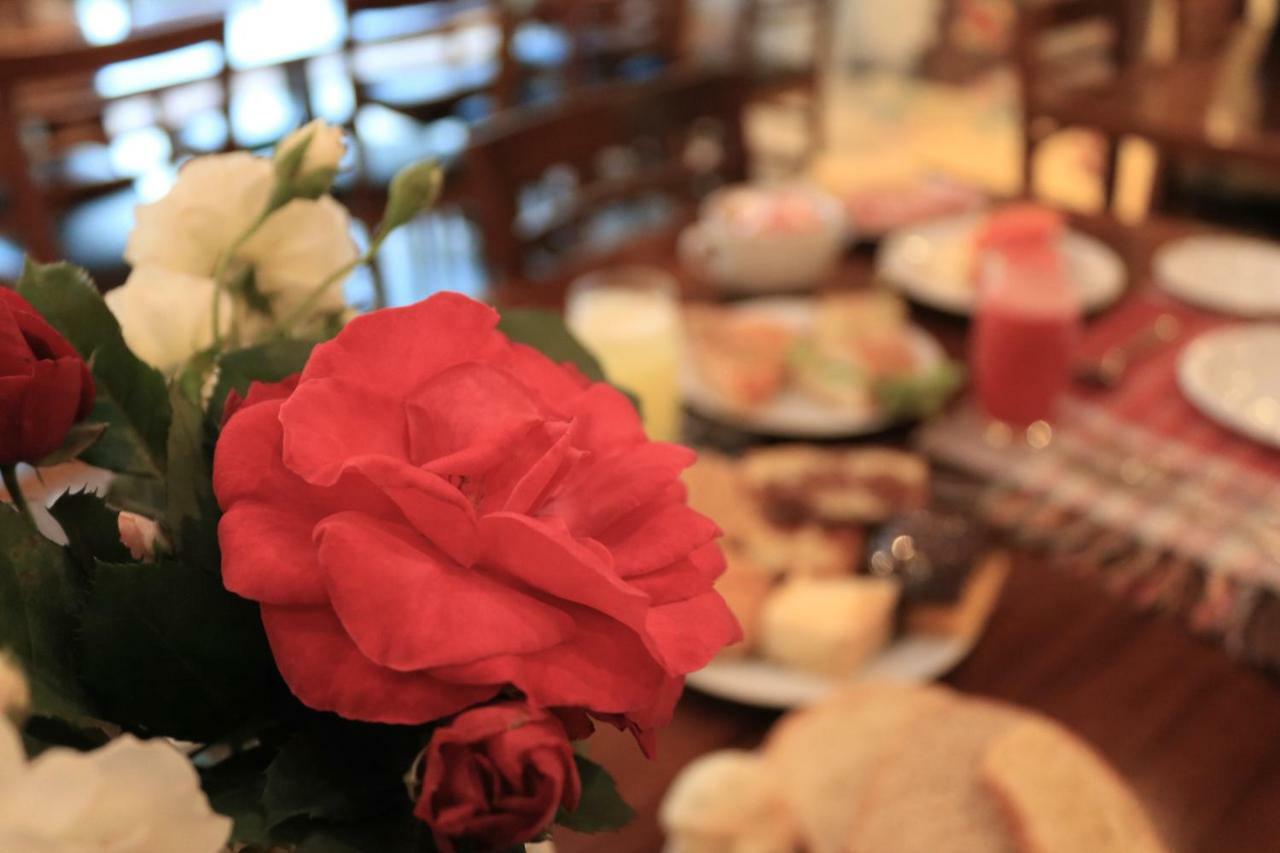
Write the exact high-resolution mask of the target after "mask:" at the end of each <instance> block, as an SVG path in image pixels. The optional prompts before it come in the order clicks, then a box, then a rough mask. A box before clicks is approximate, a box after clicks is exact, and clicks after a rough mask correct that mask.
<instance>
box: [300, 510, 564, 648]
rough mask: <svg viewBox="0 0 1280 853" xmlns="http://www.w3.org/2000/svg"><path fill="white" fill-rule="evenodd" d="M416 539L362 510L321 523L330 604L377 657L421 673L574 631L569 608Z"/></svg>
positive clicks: (540, 644) (542, 643)
mask: <svg viewBox="0 0 1280 853" xmlns="http://www.w3.org/2000/svg"><path fill="white" fill-rule="evenodd" d="M413 536H414V534H413V533H412V532H411V531H409V530H408V529H406V528H401V529H399V530H397V529H396V527H395V526H393V525H390V524H388V523H387V522H383V521H379V520H378V519H374V518H370V517H368V516H365V515H363V514H361V513H356V512H348V513H340V514H338V515H334V516H331V517H330V518H327V519H325V521H323V522H322V523H321V524H320V527H319V528H318V539H319V542H320V564H321V565H322V566H323V567H324V569H325V572H326V574H327V581H328V590H329V598H330V601H331V602H332V604H333V608H334V610H335V611H336V612H337V614H338V618H339V620H340V621H341V622H342V625H343V628H345V630H346V632H347V634H348V635H349V636H350V637H351V639H352V640H353V641H354V642H355V644H356V645H357V646H358V647H359V649H360V651H361V652H362V653H363V654H364V655H365V656H367V657H368V658H369V659H370V660H372V661H374V662H375V663H377V664H381V665H382V666H386V667H390V668H391V669H395V670H400V671H409V670H419V669H427V668H430V667H437V666H447V665H451V664H458V663H467V662H469V661H474V660H477V659H480V658H486V657H490V656H491V655H501V654H528V653H530V652H536V651H538V650H540V649H546V648H550V647H551V646H554V645H556V644H557V643H560V642H563V641H565V640H566V639H568V638H569V637H570V636H572V634H573V630H574V625H573V620H572V619H571V618H570V617H569V616H568V615H567V614H566V613H565V612H564V611H562V610H560V609H558V608H556V607H553V606H551V605H549V604H545V603H543V602H541V601H539V600H538V599H536V598H534V597H532V596H530V595H528V594H526V593H524V592H520V591H519V590H517V589H514V588H512V587H510V586H508V585H506V584H504V583H502V582H501V581H497V580H494V579H492V578H490V577H488V576H487V575H486V574H485V573H484V572H482V571H479V570H476V569H469V568H463V567H461V566H458V565H456V564H453V563H451V562H450V561H448V560H447V559H445V558H444V557H443V555H439V554H432V553H431V552H430V551H428V550H427V549H426V548H425V546H424V543H421V542H419V543H414V542H412V541H410V540H411V538H412V537H413Z"/></svg>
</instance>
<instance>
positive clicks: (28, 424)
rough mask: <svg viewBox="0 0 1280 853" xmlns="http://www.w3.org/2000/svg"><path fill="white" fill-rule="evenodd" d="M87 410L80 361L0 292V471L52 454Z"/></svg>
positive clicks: (87, 384)
mask: <svg viewBox="0 0 1280 853" xmlns="http://www.w3.org/2000/svg"><path fill="white" fill-rule="evenodd" d="M91 408H93V377H92V376H90V374H89V367H88V365H86V364H85V363H84V359H82V358H81V357H80V355H79V353H77V352H76V351H75V348H74V347H72V346H71V344H69V343H67V341H66V339H65V338H64V337H62V335H60V334H58V333H57V331H56V330H55V329H54V328H53V327H52V326H50V325H49V324H48V323H46V322H45V320H44V318H43V317H41V316H40V315H39V314H38V313H37V312H36V309H34V308H32V307H31V305H30V303H28V302H27V300H25V299H23V298H22V297H21V296H19V295H18V294H17V293H15V292H14V291H12V290H9V289H7V288H3V287H0V466H4V465H14V464H16V463H18V462H34V461H36V460H38V459H39V458H40V457H42V456H47V455H48V454H50V453H52V452H53V451H55V450H57V449H58V448H59V447H61V446H62V443H63V442H64V441H65V440H66V438H67V431H68V430H70V429H71V426H72V424H74V423H75V422H76V421H79V420H82V419H84V418H85V417H86V416H87V415H88V414H89V410H90V409H91Z"/></svg>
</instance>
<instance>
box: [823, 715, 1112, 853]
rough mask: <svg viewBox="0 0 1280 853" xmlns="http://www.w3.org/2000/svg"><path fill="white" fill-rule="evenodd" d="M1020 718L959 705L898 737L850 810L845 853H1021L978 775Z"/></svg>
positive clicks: (1007, 823) (922, 719)
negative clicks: (1000, 738)
mask: <svg viewBox="0 0 1280 853" xmlns="http://www.w3.org/2000/svg"><path fill="white" fill-rule="evenodd" d="M1021 718H1022V714H1021V712H1019V711H1017V710H1015V709H1013V708H1010V707H1006V706H1004V705H998V704H996V703H993V702H982V701H976V700H964V701H960V702H955V703H953V704H951V705H949V706H947V707H946V708H944V709H942V710H941V711H939V712H938V713H935V714H931V715H929V716H926V717H922V718H920V719H918V720H917V721H916V722H915V724H914V725H912V726H911V727H910V728H908V729H905V730H903V731H902V732H900V733H899V734H898V736H897V739H896V741H895V742H894V743H893V744H892V745H891V746H890V747H888V748H887V749H886V750H885V751H884V752H883V753H882V754H881V755H880V758H879V760H878V762H877V765H876V768H875V770H874V772H873V773H872V774H871V778H870V780H869V781H868V782H867V783H866V794H865V796H863V797H862V798H861V801H860V802H859V803H858V804H857V805H856V807H855V808H854V810H855V811H856V817H855V819H854V822H853V826H852V831H851V832H850V833H849V834H848V836H847V846H846V847H845V848H844V853H1019V851H1018V848H1017V847H1016V846H1015V844H1014V832H1013V827H1012V826H1011V825H1010V823H1009V821H1008V819H1007V818H1006V817H1005V816H1004V814H1003V813H1002V811H1001V809H1000V807H999V805H998V803H997V802H996V799H995V798H994V797H993V796H991V793H990V791H988V790H987V788H986V786H985V785H984V784H983V781H982V774H981V770H982V766H983V760H984V758H985V756H986V752H987V749H988V748H989V746H990V745H991V744H992V743H993V742H994V741H995V739H996V738H997V737H998V736H999V735H1001V734H1003V733H1004V732H1006V731H1007V730H1009V729H1010V728H1012V727H1013V726H1014V725H1016V724H1017V723H1018V721H1019V720H1020V719H1021ZM1086 851H1088V848H1080V850H1079V851H1077V853H1086ZM1088 853H1092V851H1088Z"/></svg>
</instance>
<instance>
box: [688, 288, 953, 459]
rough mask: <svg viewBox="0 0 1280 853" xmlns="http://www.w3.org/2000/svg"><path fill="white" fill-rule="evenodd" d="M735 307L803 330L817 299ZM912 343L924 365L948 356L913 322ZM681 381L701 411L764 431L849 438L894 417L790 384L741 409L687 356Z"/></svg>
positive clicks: (693, 405) (773, 300) (758, 302)
mask: <svg viewBox="0 0 1280 853" xmlns="http://www.w3.org/2000/svg"><path fill="white" fill-rule="evenodd" d="M733 310H736V311H750V312H760V313H762V314H765V315H767V316H769V317H771V318H774V319H776V320H779V321H780V322H783V323H786V324H787V325H789V326H791V327H792V328H793V329H796V330H797V331H804V330H806V329H808V328H809V327H810V326H811V325H812V323H813V316H814V311H815V310H816V303H815V302H814V301H813V300H812V299H804V298H794V297H793V298H771V299H757V300H752V301H749V302H742V303H739V304H738V305H737V306H735V307H734V309H733ZM911 343H912V346H913V347H914V348H915V350H916V353H917V356H918V358H919V361H920V365H921V369H922V370H927V369H929V368H931V367H934V366H936V365H938V364H941V363H942V362H943V360H944V359H945V358H946V354H945V353H944V352H943V350H942V346H941V345H940V344H939V343H938V342H937V340H935V339H934V338H933V337H932V336H931V335H930V334H929V333H928V332H926V331H924V330H923V329H921V328H919V327H917V326H912V327H911ZM680 386H681V393H682V395H683V397H684V401H685V403H686V404H687V405H688V406H689V407H690V408H692V409H693V410H694V411H696V412H698V413H699V414H701V415H703V416H705V417H709V418H712V419H714V420H716V421H719V422H721V423H724V424H728V425H730V426H734V427H738V428H740V429H744V430H747V431H750V432H754V433H759V434H762V435H773V436H779V437H787V438H816V439H821V438H848V437H853V436H859V435H870V434H873V433H877V432H880V431H882V430H884V429H886V428H887V427H889V426H891V425H892V423H893V422H892V420H891V419H890V418H888V417H887V416H886V415H885V414H884V413H883V412H881V411H880V410H879V409H877V408H875V407H874V406H873V405H868V406H865V407H860V408H840V407H834V406H831V405H829V404H827V403H824V402H823V401H821V400H817V399H814V398H813V397H811V396H809V395H807V394H805V393H803V392H801V391H799V390H796V389H792V388H785V389H783V390H782V392H781V393H779V394H778V396H777V397H775V398H774V399H773V400H772V401H771V402H770V403H769V405H767V406H761V407H759V408H756V409H752V410H750V411H744V410H742V409H740V408H738V407H737V406H734V405H733V404H732V403H729V402H727V401H726V400H724V399H723V398H722V397H721V396H720V395H719V394H717V393H716V391H715V389H713V388H712V387H710V386H709V385H707V384H706V383H705V382H704V381H703V380H702V377H701V376H700V375H699V374H698V370H697V366H696V365H695V364H693V363H692V361H691V360H690V359H688V358H686V360H685V363H684V365H683V366H682V367H681V371H680Z"/></svg>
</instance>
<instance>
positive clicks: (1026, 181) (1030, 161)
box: [1022, 126, 1040, 199]
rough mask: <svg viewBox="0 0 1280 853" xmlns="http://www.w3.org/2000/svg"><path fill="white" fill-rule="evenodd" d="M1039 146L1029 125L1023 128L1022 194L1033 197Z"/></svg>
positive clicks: (1038, 140) (1038, 141) (1036, 137)
mask: <svg viewBox="0 0 1280 853" xmlns="http://www.w3.org/2000/svg"><path fill="white" fill-rule="evenodd" d="M1039 148H1040V139H1039V137H1038V136H1037V135H1036V134H1035V133H1033V132H1032V130H1031V128H1030V126H1026V127H1024V128H1023V133H1022V195H1023V196H1024V197H1025V198H1029V199H1030V198H1035V194H1036V152H1037V150H1039Z"/></svg>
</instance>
